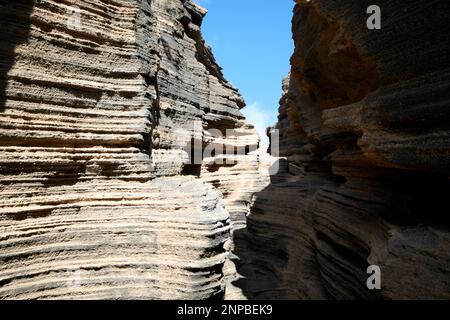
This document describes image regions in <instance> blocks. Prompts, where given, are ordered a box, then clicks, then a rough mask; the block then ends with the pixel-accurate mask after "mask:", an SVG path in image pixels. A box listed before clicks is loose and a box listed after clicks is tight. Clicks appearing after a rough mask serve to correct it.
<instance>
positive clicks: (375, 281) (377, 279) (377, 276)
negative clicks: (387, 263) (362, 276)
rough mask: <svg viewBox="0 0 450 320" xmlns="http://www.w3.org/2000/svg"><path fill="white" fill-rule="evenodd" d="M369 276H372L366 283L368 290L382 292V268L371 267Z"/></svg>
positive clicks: (368, 271) (368, 270)
mask: <svg viewBox="0 0 450 320" xmlns="http://www.w3.org/2000/svg"><path fill="white" fill-rule="evenodd" d="M367 274H370V277H369V278H367V282H366V284H367V288H368V289H369V290H381V268H380V267H379V266H376V265H372V266H369V267H368V268H367Z"/></svg>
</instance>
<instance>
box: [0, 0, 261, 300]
mask: <svg viewBox="0 0 450 320" xmlns="http://www.w3.org/2000/svg"><path fill="white" fill-rule="evenodd" d="M72 4H73V3H72V2H71V1H56V0H55V1H52V0H42V1H31V0H18V1H6V0H2V1H1V2H0V23H1V30H2V31H1V33H0V42H1V46H0V56H1V61H2V63H1V70H0V262H1V263H0V298H10V299H11V298H13V299H52V298H82V299H83V298H89V299H100V298H102V299H132V298H133V299H134V298H136V299H149V298H150V299H208V298H213V297H222V296H223V295H224V291H225V277H224V273H226V274H228V273H230V272H231V274H230V275H229V276H232V273H233V271H232V270H231V271H227V270H228V269H230V266H229V265H228V264H227V266H228V267H227V268H225V269H226V270H223V268H224V263H225V261H226V259H227V255H228V252H227V251H229V250H230V229H231V227H232V224H231V220H230V214H231V216H232V217H240V218H239V219H240V220H243V218H242V216H245V215H246V214H247V213H248V210H249V206H248V203H249V201H250V197H251V194H252V193H253V192H254V191H258V190H260V189H261V188H263V187H264V185H263V183H264V178H263V177H262V176H260V174H259V158H258V155H257V154H256V153H254V152H251V151H252V150H253V149H255V148H256V147H257V145H258V143H259V138H258V137H257V135H256V133H255V130H254V129H253V127H252V126H250V125H249V124H247V123H246V122H245V120H244V117H243V115H242V114H241V113H240V111H239V109H240V108H242V107H243V106H244V102H243V100H242V98H241V96H240V95H239V93H238V92H237V91H236V90H235V89H234V88H233V87H232V86H230V85H229V84H228V83H227V82H226V80H225V79H224V78H223V76H222V73H221V69H220V67H219V66H218V65H217V63H216V62H215V61H214V58H213V56H212V53H211V51H210V49H209V48H208V47H207V46H206V45H205V43H204V41H203V39H202V37H201V33H200V26H201V21H202V18H203V16H204V15H205V13H206V11H205V10H204V9H203V8H201V7H199V6H197V5H195V4H194V3H192V2H190V1H184V0H152V1H138V0H132V1H126V0H113V1H100V0H82V1H77V2H76V4H77V6H78V7H70V8H69V6H70V5H72ZM77 9H79V12H80V18H81V20H80V25H79V27H78V26H77V25H76V24H73V22H74V21H73V20H71V23H69V21H68V20H69V17H73V14H74V13H76V12H77ZM75 22H76V21H75ZM211 128H215V129H218V130H219V131H225V130H226V129H236V130H235V132H234V134H233V135H232V136H229V137H225V138H224V137H221V136H214V135H211V134H210V133H209V131H207V130H208V129H211ZM191 142H193V143H192V144H191ZM211 142H214V143H216V144H223V145H226V146H231V148H232V150H237V149H238V148H243V149H244V150H247V151H246V152H244V153H243V154H241V155H239V156H238V155H234V153H236V152H233V153H232V154H231V155H228V156H227V157H229V158H231V161H228V162H225V163H222V162H221V161H220V159H221V158H223V156H221V155H220V154H218V153H215V152H211V153H210V154H211V156H210V157H205V158H204V159H203V158H202V157H201V158H200V162H199V163H192V161H191V160H192V159H190V158H191V156H192V154H193V153H194V151H196V150H195V147H191V145H193V146H199V149H200V151H201V152H202V151H204V149H205V148H206V147H207V146H208V145H209V144H210V143H211ZM238 158H239V159H238ZM237 160H240V161H237ZM225 205H227V206H228V207H229V208H228V210H227V209H226V208H225ZM239 219H237V220H236V223H237V224H239ZM231 269H232V268H231Z"/></svg>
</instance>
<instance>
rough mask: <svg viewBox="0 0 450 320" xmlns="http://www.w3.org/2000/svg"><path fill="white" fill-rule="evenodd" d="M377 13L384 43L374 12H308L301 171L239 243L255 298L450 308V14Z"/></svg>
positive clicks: (293, 139) (292, 132) (437, 7)
mask: <svg viewBox="0 0 450 320" xmlns="http://www.w3.org/2000/svg"><path fill="white" fill-rule="evenodd" d="M376 2H377V4H378V5H379V6H380V7H381V10H382V11H381V12H382V29H381V30H369V29H368V28H367V27H366V20H367V18H368V17H369V16H368V15H367V14H366V9H367V7H368V6H369V5H371V4H373V3H372V2H370V1H325V0H312V1H302V0H297V1H296V6H295V10H294V18H293V35H294V41H295V46H296V48H295V52H294V54H293V56H292V60H291V64H292V70H291V73H290V75H289V76H288V77H287V78H286V79H285V80H284V83H283V90H284V95H283V98H282V99H281V102H280V115H279V121H278V124H277V125H276V128H277V129H279V130H280V152H281V155H282V156H283V157H286V159H287V161H286V162H285V163H283V166H282V167H283V168H284V170H282V171H280V173H279V174H278V175H277V176H274V177H272V182H271V184H270V186H269V187H267V188H266V189H265V190H263V191H262V192H259V193H257V194H256V195H255V201H254V204H253V207H252V210H251V213H250V215H249V217H248V222H247V224H248V227H247V229H246V230H245V231H242V232H240V233H239V235H237V236H236V237H235V238H236V239H235V242H236V247H237V249H236V252H237V255H238V256H239V257H241V261H240V264H239V265H238V272H239V274H240V275H241V276H242V278H241V279H240V280H238V281H237V282H236V285H237V286H239V287H240V288H241V289H242V290H243V292H244V295H245V296H246V297H248V298H267V299H272V298H302V299H304V298H306V299H358V298H363V299H379V298H381V299H416V298H419V299H430V298H437V299H448V298H450V253H449V252H450V250H449V249H450V230H449V227H450V224H449V217H448V212H450V210H449V209H450V208H449V201H448V196H449V195H450V188H449V173H450V153H449V152H450V151H449V150H450V145H449V141H450V139H449V138H450V118H449V115H450V113H449V112H448V106H449V102H450V100H449V92H450V46H449V43H450V41H449V40H450V39H449V33H448V32H447V30H449V20H448V15H447V13H448V12H449V3H448V1H428V2H424V1H408V2H405V1H392V0H389V1H384V0H381V1H376ZM369 265H378V266H379V267H380V268H381V290H369V289H368V288H367V285H366V280H367V279H368V277H369V276H370V274H367V273H366V271H367V268H368V266H369Z"/></svg>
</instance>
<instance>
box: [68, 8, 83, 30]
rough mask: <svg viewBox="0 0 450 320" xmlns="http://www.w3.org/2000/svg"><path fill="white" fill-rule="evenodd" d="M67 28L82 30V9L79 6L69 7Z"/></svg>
mask: <svg viewBox="0 0 450 320" xmlns="http://www.w3.org/2000/svg"><path fill="white" fill-rule="evenodd" d="M67 15H68V16H69V18H68V19H67V27H68V28H69V29H70V30H80V29H81V9H80V7H79V6H77V5H73V6H70V7H67Z"/></svg>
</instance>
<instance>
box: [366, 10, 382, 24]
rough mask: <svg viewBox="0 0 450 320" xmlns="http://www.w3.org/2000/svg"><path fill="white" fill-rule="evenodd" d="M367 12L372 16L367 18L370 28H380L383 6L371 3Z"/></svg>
mask: <svg viewBox="0 0 450 320" xmlns="http://www.w3.org/2000/svg"><path fill="white" fill-rule="evenodd" d="M367 14H370V17H369V18H368V19H367V28H368V29H369V30H380V29H381V8H380V7H379V6H377V5H371V6H369V7H368V8H367Z"/></svg>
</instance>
